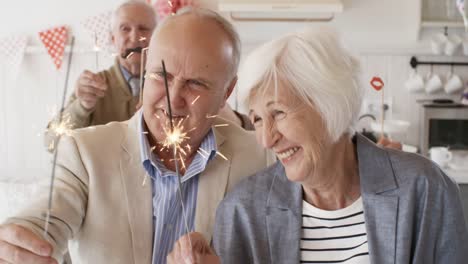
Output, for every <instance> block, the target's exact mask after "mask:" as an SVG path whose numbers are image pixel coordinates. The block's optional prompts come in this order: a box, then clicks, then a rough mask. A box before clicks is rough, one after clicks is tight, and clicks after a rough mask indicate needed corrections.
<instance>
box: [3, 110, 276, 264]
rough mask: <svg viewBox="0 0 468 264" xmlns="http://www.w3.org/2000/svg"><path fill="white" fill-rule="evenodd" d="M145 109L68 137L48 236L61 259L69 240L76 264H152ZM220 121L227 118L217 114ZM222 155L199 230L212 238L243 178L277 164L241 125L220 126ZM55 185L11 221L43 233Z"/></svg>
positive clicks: (206, 191)
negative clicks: (143, 152) (142, 123)
mask: <svg viewBox="0 0 468 264" xmlns="http://www.w3.org/2000/svg"><path fill="white" fill-rule="evenodd" d="M138 116H139V115H138V114H136V115H135V116H134V117H133V118H132V119H130V120H129V121H128V122H112V123H109V124H107V125H103V126H96V127H90V128H84V129H79V130H76V131H75V132H73V134H72V135H71V136H67V137H63V138H62V139H61V142H60V143H59V148H58V163H57V167H56V179H55V189H54V196H53V197H54V199H53V210H52V217H51V219H50V225H49V236H50V237H49V239H51V241H52V242H53V244H54V246H55V253H54V256H56V257H57V258H58V259H60V258H61V255H62V254H63V252H64V251H65V250H66V248H67V241H68V240H70V245H69V246H70V247H69V249H70V255H71V257H72V260H73V263H74V264H76V263H93V264H97V263H112V264H119V263H122V264H129V263H148V264H149V263H151V258H152V247H153V223H152V206H153V205H152V191H151V180H150V179H149V178H146V177H147V176H146V172H145V170H144V168H143V165H142V161H141V157H140V144H139V135H138V132H137V131H138V130H137V125H138ZM216 122H217V123H227V121H225V120H222V119H218V120H216ZM214 134H215V137H216V143H217V146H218V151H219V152H221V153H222V154H223V155H224V156H225V157H226V158H227V160H225V159H223V158H222V157H221V156H219V155H217V156H216V157H215V158H214V159H213V160H211V161H210V162H209V163H208V165H207V167H206V169H205V171H204V172H203V173H202V174H201V175H200V180H199V191H198V198H197V208H196V214H195V231H198V232H201V233H203V235H204V236H205V237H206V238H207V239H208V240H211V236H212V229H213V226H214V217H215V210H216V208H217V206H218V204H219V202H220V201H221V200H222V199H223V197H224V196H225V194H226V192H228V191H229V190H230V189H231V188H232V187H233V186H234V185H235V184H236V183H237V182H238V181H239V180H240V179H242V178H244V177H246V176H249V175H251V174H253V173H254V172H256V171H258V170H260V169H262V168H264V167H266V166H267V165H269V164H270V163H272V162H271V161H272V157H271V156H269V155H268V154H267V152H266V151H264V150H263V149H262V148H261V147H260V146H259V145H258V144H257V142H256V141H255V137H254V135H253V132H248V131H246V130H243V129H242V128H240V127H238V126H236V125H229V126H227V127H216V128H214ZM48 182H49V179H47V178H45V179H44V183H45V184H44V188H43V189H42V192H41V195H40V196H38V197H37V199H36V198H35V203H34V204H33V205H31V206H30V207H29V208H27V209H25V210H24V211H22V213H21V214H20V215H19V216H17V217H14V218H10V219H9V220H8V222H14V223H17V224H21V225H24V226H26V227H29V228H31V229H32V230H34V231H35V232H36V233H37V234H41V235H42V233H43V229H44V219H45V217H44V213H45V212H46V209H47V199H48V187H49V186H48Z"/></svg>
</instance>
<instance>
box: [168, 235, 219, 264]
mask: <svg viewBox="0 0 468 264" xmlns="http://www.w3.org/2000/svg"><path fill="white" fill-rule="evenodd" d="M189 237H190V239H189ZM220 263H221V260H220V259H219V257H218V256H216V254H215V253H214V252H213V250H212V249H211V247H210V245H209V244H208V242H207V241H206V240H205V238H204V237H203V235H202V234H200V233H197V232H193V233H189V234H186V235H184V236H183V237H181V238H179V240H177V242H175V244H174V248H173V249H172V252H171V253H169V255H168V256H167V264H220Z"/></svg>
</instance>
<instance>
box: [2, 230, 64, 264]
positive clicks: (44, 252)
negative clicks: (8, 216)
mask: <svg viewBox="0 0 468 264" xmlns="http://www.w3.org/2000/svg"><path fill="white" fill-rule="evenodd" d="M52 250H53V248H52V246H51V245H50V243H49V242H47V241H45V240H43V239H42V238H39V237H38V236H37V235H36V234H34V233H33V232H32V231H30V230H29V229H26V228H23V227H21V226H18V225H14V224H7V225H2V226H0V263H12V264H16V263H18V264H29V263H31V264H57V263H58V262H57V261H56V260H55V259H53V258H52V257H51V256H52Z"/></svg>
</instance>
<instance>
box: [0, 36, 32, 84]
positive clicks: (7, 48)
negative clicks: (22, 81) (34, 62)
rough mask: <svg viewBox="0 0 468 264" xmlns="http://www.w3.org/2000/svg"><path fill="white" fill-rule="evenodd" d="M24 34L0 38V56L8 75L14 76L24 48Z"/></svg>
mask: <svg viewBox="0 0 468 264" xmlns="http://www.w3.org/2000/svg"><path fill="white" fill-rule="evenodd" d="M26 44H27V37H26V36H10V37H5V38H2V39H0V56H1V57H2V58H3V59H2V62H3V63H4V64H5V65H6V66H7V67H6V69H7V71H8V75H9V76H11V77H13V78H16V76H17V75H18V73H19V66H20V65H21V62H22V60H23V57H24V52H25V50H26Z"/></svg>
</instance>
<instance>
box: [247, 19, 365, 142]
mask: <svg viewBox="0 0 468 264" xmlns="http://www.w3.org/2000/svg"><path fill="white" fill-rule="evenodd" d="M279 80H281V81H282V82H286V83H287V84H290V85H289V87H290V90H291V91H290V92H292V93H293V94H294V95H296V96H298V98H300V99H301V100H303V101H304V103H305V104H307V105H309V106H310V107H312V108H314V109H315V110H316V111H318V112H319V113H320V115H321V117H322V119H323V121H324V123H325V125H326V127H327V129H328V132H329V136H330V138H331V139H332V140H333V142H335V141H337V140H338V139H339V138H340V137H341V136H342V135H343V134H345V133H347V132H348V133H349V134H350V135H352V134H353V133H354V128H353V127H354V124H355V122H356V121H357V117H358V114H359V111H360V108H361V102H362V96H363V89H362V87H361V85H360V66H359V62H358V61H357V60H356V59H355V58H354V57H353V56H352V55H351V54H350V53H349V52H348V51H347V50H345V49H344V48H343V47H342V46H341V43H340V42H339V39H338V36H337V33H336V32H335V31H334V30H333V29H331V28H328V27H322V28H319V29H313V30H312V29H308V30H305V31H301V32H297V33H293V34H289V35H286V36H283V37H281V38H279V39H276V40H273V41H270V42H268V43H266V44H264V45H262V46H261V47H259V48H257V49H256V50H254V51H253V52H252V53H250V55H249V56H248V57H247V58H246V60H245V62H244V64H243V67H242V68H241V71H240V72H239V81H238V85H239V88H240V90H241V91H248V92H247V93H248V94H247V93H244V96H243V97H244V98H241V99H244V101H245V102H246V103H247V105H249V104H250V102H252V101H253V100H256V99H257V98H259V96H262V94H264V93H266V92H274V93H275V94H277V84H278V83H280V82H279ZM272 84H273V85H272ZM272 89H273V90H272ZM241 97H242V96H241ZM246 97H247V98H246ZM245 99H247V100H245Z"/></svg>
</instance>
